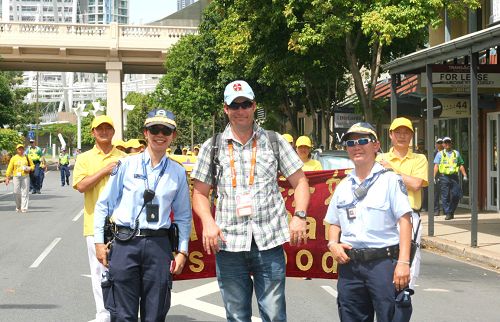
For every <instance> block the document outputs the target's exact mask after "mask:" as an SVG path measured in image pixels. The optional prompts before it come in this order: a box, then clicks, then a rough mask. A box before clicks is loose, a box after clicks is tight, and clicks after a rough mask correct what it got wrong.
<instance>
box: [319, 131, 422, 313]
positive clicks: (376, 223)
mask: <svg viewBox="0 0 500 322" xmlns="http://www.w3.org/2000/svg"><path fill="white" fill-rule="evenodd" d="M341 141H342V142H343V144H344V145H345V146H346V149H347V153H348V154H349V158H350V159H351V160H352V161H353V163H354V166H355V168H354V171H352V172H351V173H349V174H348V176H347V178H345V179H344V180H343V181H341V182H340V183H339V184H338V185H337V187H336V189H335V192H334V194H333V197H332V200H331V202H330V205H329V207H328V211H327V214H326V217H325V221H326V222H327V223H329V224H330V227H329V230H328V238H329V242H328V249H329V250H330V251H331V252H332V254H333V257H334V259H335V260H336V261H337V262H338V264H339V266H338V274H339V279H338V283H337V290H338V293H339V296H338V301H337V303H338V311H339V316H340V319H341V321H343V322H358V321H365V322H367V321H373V320H374V314H375V313H376V315H377V321H378V322H391V321H393V318H394V314H395V303H396V296H397V295H399V294H398V293H402V292H403V290H404V289H405V288H406V287H407V286H408V283H409V281H410V240H411V222H410V217H411V212H412V209H411V207H410V204H409V202H408V196H407V192H406V187H405V185H404V183H403V180H402V179H401V177H400V176H399V175H397V174H395V173H394V172H392V171H386V170H385V169H384V167H382V165H380V164H379V163H377V162H375V156H376V154H377V151H378V150H379V149H380V143H379V142H378V139H377V134H376V133H375V130H374V129H373V127H372V126H371V125H370V124H368V123H364V122H362V123H356V124H354V125H353V126H351V128H350V129H349V130H348V131H347V132H346V134H344V135H343V137H342V139H341ZM398 223H399V226H400V231H399V232H398V226H397V224H398ZM403 294H404V293H403ZM408 304H409V305H410V308H411V303H408ZM398 321H399V320H398Z"/></svg>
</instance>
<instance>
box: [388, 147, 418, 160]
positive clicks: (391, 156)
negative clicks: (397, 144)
mask: <svg viewBox="0 0 500 322" xmlns="http://www.w3.org/2000/svg"><path fill="white" fill-rule="evenodd" d="M414 156H415V153H413V151H412V150H411V149H410V148H408V152H407V153H406V155H405V156H404V157H403V158H400V157H398V156H397V155H396V153H394V147H391V148H390V149H389V160H394V159H398V160H404V159H413V157H414Z"/></svg>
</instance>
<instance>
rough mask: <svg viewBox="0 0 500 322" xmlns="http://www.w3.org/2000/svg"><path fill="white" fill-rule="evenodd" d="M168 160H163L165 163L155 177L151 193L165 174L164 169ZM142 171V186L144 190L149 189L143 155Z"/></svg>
mask: <svg viewBox="0 0 500 322" xmlns="http://www.w3.org/2000/svg"><path fill="white" fill-rule="evenodd" d="M167 163H168V158H165V163H163V167H162V168H161V171H160V174H159V175H158V177H156V180H155V186H154V189H153V191H156V187H157V186H158V181H160V178H161V177H162V176H163V174H164V173H165V169H166V168H167ZM142 171H143V172H144V185H145V186H146V189H149V181H148V171H147V170H146V161H145V160H144V153H143V154H142Z"/></svg>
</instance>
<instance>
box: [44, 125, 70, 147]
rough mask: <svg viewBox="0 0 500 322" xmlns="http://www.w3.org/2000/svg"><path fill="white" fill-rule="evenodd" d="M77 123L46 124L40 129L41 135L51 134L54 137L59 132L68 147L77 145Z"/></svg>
mask: <svg viewBox="0 0 500 322" xmlns="http://www.w3.org/2000/svg"><path fill="white" fill-rule="evenodd" d="M76 131H77V128H76V125H74V124H69V123H62V124H50V125H45V126H43V127H42V129H41V130H40V131H39V133H38V134H39V135H46V134H51V135H53V136H54V137H55V136H56V135H58V134H59V133H60V134H61V135H62V136H63V138H64V141H65V142H66V145H67V147H76Z"/></svg>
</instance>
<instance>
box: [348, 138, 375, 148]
mask: <svg viewBox="0 0 500 322" xmlns="http://www.w3.org/2000/svg"><path fill="white" fill-rule="evenodd" d="M370 142H374V141H373V140H372V139H370V138H361V139H357V140H347V141H345V142H344V145H345V146H348V147H350V148H352V147H353V146H355V145H367V144H368V143H370Z"/></svg>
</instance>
